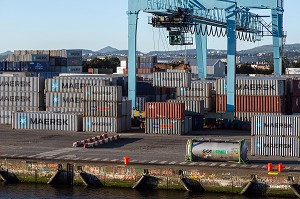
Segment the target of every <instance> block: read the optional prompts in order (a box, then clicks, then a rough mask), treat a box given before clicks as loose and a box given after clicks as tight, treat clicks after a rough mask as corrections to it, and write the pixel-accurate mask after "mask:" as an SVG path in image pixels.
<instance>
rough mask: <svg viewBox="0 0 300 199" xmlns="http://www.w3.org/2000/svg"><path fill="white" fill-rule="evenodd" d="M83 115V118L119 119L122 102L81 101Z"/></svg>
mask: <svg viewBox="0 0 300 199" xmlns="http://www.w3.org/2000/svg"><path fill="white" fill-rule="evenodd" d="M83 115H84V116H85V117H88V116H91V117H121V116H122V115H127V113H124V112H123V113H122V102H105V101H83Z"/></svg>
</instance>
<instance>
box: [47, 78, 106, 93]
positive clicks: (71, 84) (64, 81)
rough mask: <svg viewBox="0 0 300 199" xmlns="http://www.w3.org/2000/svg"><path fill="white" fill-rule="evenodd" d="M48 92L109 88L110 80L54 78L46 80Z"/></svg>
mask: <svg viewBox="0 0 300 199" xmlns="http://www.w3.org/2000/svg"><path fill="white" fill-rule="evenodd" d="M45 82H46V86H45V91H46V92H80V93H81V92H83V88H84V87H85V86H108V85H109V84H110V81H109V79H107V78H105V79H89V78H85V79H73V78H54V79H46V81H45Z"/></svg>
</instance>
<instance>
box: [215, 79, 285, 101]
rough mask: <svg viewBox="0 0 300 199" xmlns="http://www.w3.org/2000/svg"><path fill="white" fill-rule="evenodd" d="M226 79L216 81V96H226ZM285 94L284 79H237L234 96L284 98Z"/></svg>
mask: <svg viewBox="0 0 300 199" xmlns="http://www.w3.org/2000/svg"><path fill="white" fill-rule="evenodd" d="M226 93H227V79H226V78H222V79H218V80H217V95H226ZM286 94H287V81H286V78H278V77H265V78H263V77H237V79H236V95H243V96H244V95H251V96H284V95H286Z"/></svg>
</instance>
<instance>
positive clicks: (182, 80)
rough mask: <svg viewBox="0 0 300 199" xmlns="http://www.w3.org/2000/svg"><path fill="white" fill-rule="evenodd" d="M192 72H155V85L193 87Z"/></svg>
mask: <svg viewBox="0 0 300 199" xmlns="http://www.w3.org/2000/svg"><path fill="white" fill-rule="evenodd" d="M191 79H192V76H191V73H187V72H182V73H178V72H177V73H176V72H154V73H153V86H157V87H168V88H176V87H185V88H189V87H191Z"/></svg>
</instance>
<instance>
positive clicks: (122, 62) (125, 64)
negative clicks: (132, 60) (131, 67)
mask: <svg viewBox="0 0 300 199" xmlns="http://www.w3.org/2000/svg"><path fill="white" fill-rule="evenodd" d="M120 66H121V67H123V68H126V67H127V61H126V60H122V61H121V62H120Z"/></svg>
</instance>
